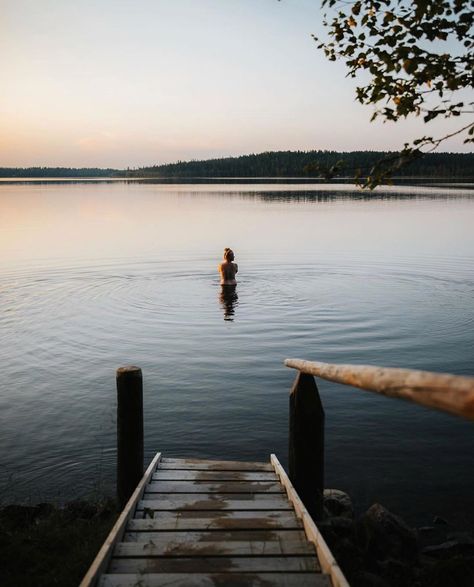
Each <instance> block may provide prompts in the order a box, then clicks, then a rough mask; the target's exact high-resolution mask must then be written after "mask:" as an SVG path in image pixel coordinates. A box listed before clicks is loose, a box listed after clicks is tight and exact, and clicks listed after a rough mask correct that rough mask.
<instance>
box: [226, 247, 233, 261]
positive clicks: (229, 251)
mask: <svg viewBox="0 0 474 587" xmlns="http://www.w3.org/2000/svg"><path fill="white" fill-rule="evenodd" d="M224 259H225V260H226V261H228V262H229V263H231V262H232V261H233V260H234V251H233V250H232V249H229V247H226V248H225V249H224Z"/></svg>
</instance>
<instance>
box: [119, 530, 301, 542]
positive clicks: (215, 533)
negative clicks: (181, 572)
mask: <svg viewBox="0 0 474 587" xmlns="http://www.w3.org/2000/svg"><path fill="white" fill-rule="evenodd" d="M149 540H153V542H154V543H155V544H157V543H159V542H165V543H168V542H173V543H180V542H217V541H227V542H241V541H250V540H251V541H262V542H263V541H265V542H271V541H273V540H276V541H279V542H293V541H295V540H303V541H305V540H307V539H306V534H305V533H304V531H303V530H231V531H224V530H212V529H211V530H200V531H188V532H186V531H166V530H165V531H161V532H153V531H147V532H126V533H125V534H124V536H123V541H124V542H148V541H149Z"/></svg>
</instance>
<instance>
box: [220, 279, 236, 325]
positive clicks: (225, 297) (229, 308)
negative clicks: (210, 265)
mask: <svg viewBox="0 0 474 587" xmlns="http://www.w3.org/2000/svg"><path fill="white" fill-rule="evenodd" d="M219 299H220V302H221V306H222V309H223V310H224V320H227V321H228V322H233V320H234V314H235V308H236V306H238V305H239V302H238V300H239V296H238V295H237V286H236V285H221V292H220V296H219Z"/></svg>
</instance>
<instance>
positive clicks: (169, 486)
mask: <svg viewBox="0 0 474 587" xmlns="http://www.w3.org/2000/svg"><path fill="white" fill-rule="evenodd" d="M146 493H266V494H271V493H284V489H283V487H282V486H281V484H280V483H274V482H272V481H269V482H265V481H223V482H222V483H221V482H219V481H214V482H212V481H153V482H152V483H150V484H149V485H148V486H147V488H146Z"/></svg>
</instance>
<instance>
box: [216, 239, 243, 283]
mask: <svg viewBox="0 0 474 587" xmlns="http://www.w3.org/2000/svg"><path fill="white" fill-rule="evenodd" d="M218 269H219V273H220V275H221V285H237V281H236V279H235V274H236V273H237V271H238V270H239V268H238V266H237V263H234V251H233V250H232V249H229V247H226V248H225V249H224V260H223V261H222V263H221V264H220V265H219V267H218Z"/></svg>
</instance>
